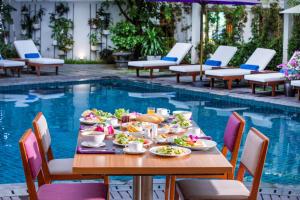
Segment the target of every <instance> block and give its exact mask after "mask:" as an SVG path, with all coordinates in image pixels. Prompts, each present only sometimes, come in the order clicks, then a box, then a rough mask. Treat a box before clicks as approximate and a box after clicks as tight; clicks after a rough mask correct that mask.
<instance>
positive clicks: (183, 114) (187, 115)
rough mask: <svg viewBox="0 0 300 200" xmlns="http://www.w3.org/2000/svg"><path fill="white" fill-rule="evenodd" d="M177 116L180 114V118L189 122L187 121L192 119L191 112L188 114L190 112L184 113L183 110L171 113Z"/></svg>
mask: <svg viewBox="0 0 300 200" xmlns="http://www.w3.org/2000/svg"><path fill="white" fill-rule="evenodd" d="M177 114H182V116H183V117H184V118H185V119H187V120H189V119H191V118H192V114H193V113H192V112H190V111H185V110H176V111H173V115H177Z"/></svg>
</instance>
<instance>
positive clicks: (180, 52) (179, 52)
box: [166, 43, 193, 65]
mask: <svg viewBox="0 0 300 200" xmlns="http://www.w3.org/2000/svg"><path fill="white" fill-rule="evenodd" d="M192 46H193V45H192V44H190V43H176V44H175V45H174V46H173V48H172V49H171V50H170V52H169V53H168V54H167V55H166V57H176V58H177V61H176V64H177V65H179V64H180V63H181V62H182V60H183V59H184V57H185V56H186V55H187V54H188V53H189V51H190V50H191V48H192Z"/></svg>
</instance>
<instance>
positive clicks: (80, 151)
mask: <svg viewBox="0 0 300 200" xmlns="http://www.w3.org/2000/svg"><path fill="white" fill-rule="evenodd" d="M122 152H123V151H122V150H121V149H104V148H85V147H82V146H78V147H77V153H78V154H118V153H122Z"/></svg>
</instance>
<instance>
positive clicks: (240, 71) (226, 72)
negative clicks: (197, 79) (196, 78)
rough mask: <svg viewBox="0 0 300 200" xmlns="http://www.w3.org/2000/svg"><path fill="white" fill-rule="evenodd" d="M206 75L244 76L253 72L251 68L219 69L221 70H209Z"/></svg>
mask: <svg viewBox="0 0 300 200" xmlns="http://www.w3.org/2000/svg"><path fill="white" fill-rule="evenodd" d="M205 74H206V75H210V76H243V75H247V74H251V70H248V69H239V68H235V69H219V70H207V71H206V72H205Z"/></svg>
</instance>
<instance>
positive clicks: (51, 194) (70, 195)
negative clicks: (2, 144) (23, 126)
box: [19, 129, 108, 200]
mask: <svg viewBox="0 0 300 200" xmlns="http://www.w3.org/2000/svg"><path fill="white" fill-rule="evenodd" d="M19 145H20V151H21V156H22V161H23V167H24V171H25V176H26V183H27V187H28V192H29V197H30V199H31V200H58V199H59V200H60V199H63V200H87V199H88V200H105V199H107V198H108V194H107V191H108V188H107V186H106V185H104V184H102V183H64V184H45V181H46V180H45V178H46V177H44V175H43V170H42V158H41V154H40V151H39V147H38V143H37V140H36V137H35V135H34V133H33V132H32V130H31V129H29V130H27V131H26V132H25V134H24V135H23V137H22V138H21V139H20V141H19ZM35 179H38V183H39V188H38V190H36V188H35V184H34V180H35Z"/></svg>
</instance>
